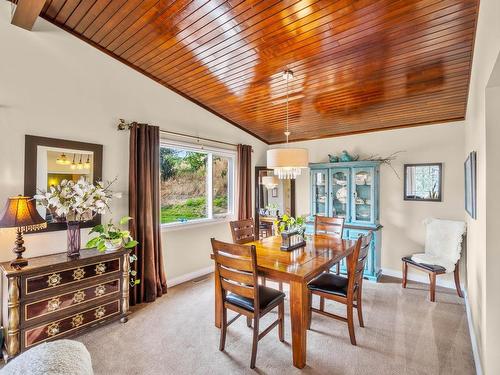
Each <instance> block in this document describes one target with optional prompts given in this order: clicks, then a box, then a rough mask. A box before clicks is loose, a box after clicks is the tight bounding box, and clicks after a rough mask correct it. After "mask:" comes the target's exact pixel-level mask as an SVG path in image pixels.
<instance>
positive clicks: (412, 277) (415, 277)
mask: <svg viewBox="0 0 500 375" xmlns="http://www.w3.org/2000/svg"><path fill="white" fill-rule="evenodd" d="M382 275H386V276H391V277H397V278H398V279H402V278H403V271H396V270H391V269H389V268H383V269H382ZM407 279H408V280H409V281H416V282H417V283H423V284H429V277H428V276H427V274H424V273H422V274H421V275H419V274H414V273H408V278H407ZM436 285H438V286H441V287H443V288H450V289H455V283H454V282H452V281H448V280H443V279H442V278H439V277H436ZM461 287H462V290H463V289H464V286H463V285H461Z"/></svg>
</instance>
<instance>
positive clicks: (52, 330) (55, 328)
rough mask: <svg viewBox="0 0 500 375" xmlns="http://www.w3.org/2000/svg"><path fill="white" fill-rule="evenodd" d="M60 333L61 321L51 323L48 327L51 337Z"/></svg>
mask: <svg viewBox="0 0 500 375" xmlns="http://www.w3.org/2000/svg"><path fill="white" fill-rule="evenodd" d="M58 333H59V323H57V322H56V323H52V324H49V326H48V327H47V335H48V336H49V337H52V336H55V335H57V334H58Z"/></svg>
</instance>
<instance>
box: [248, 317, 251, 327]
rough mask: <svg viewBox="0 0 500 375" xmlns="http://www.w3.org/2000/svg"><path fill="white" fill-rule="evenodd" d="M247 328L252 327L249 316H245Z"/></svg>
mask: <svg viewBox="0 0 500 375" xmlns="http://www.w3.org/2000/svg"><path fill="white" fill-rule="evenodd" d="M247 327H248V328H251V327H252V318H250V317H249V316H247Z"/></svg>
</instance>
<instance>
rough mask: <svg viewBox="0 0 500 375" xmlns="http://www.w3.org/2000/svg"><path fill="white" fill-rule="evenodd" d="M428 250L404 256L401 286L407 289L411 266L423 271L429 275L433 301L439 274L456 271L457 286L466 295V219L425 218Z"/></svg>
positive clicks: (460, 295) (454, 272) (459, 294)
mask: <svg viewBox="0 0 500 375" xmlns="http://www.w3.org/2000/svg"><path fill="white" fill-rule="evenodd" d="M424 224H425V226H426V228H425V250H424V253H418V254H413V255H411V256H407V257H403V258H402V259H401V260H402V261H403V280H402V286H403V288H406V284H407V280H408V266H411V267H414V268H416V269H418V270H420V271H424V272H426V273H427V274H428V275H429V284H430V287H429V294H430V297H429V299H430V301H431V302H435V301H436V276H437V275H444V274H447V273H453V274H454V279H455V288H456V289H457V294H458V296H459V297H460V298H463V294H462V290H461V288H460V275H459V272H460V271H459V269H460V253H461V251H462V244H463V243H464V237H465V232H466V225H465V222H463V221H455V220H442V219H434V218H429V219H426V220H425V221H424Z"/></svg>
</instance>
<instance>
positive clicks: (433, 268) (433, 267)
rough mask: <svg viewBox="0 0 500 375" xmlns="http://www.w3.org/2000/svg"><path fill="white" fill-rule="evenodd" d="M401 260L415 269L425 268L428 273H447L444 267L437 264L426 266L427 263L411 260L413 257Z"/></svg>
mask: <svg viewBox="0 0 500 375" xmlns="http://www.w3.org/2000/svg"><path fill="white" fill-rule="evenodd" d="M401 260H402V261H403V262H406V263H409V264H411V265H413V266H415V267H420V268H423V269H426V270H428V271H432V272H437V273H444V272H446V268H444V267H442V266H438V265H436V264H425V263H417V262H415V261H413V260H412V259H411V256H409V257H403V258H401Z"/></svg>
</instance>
